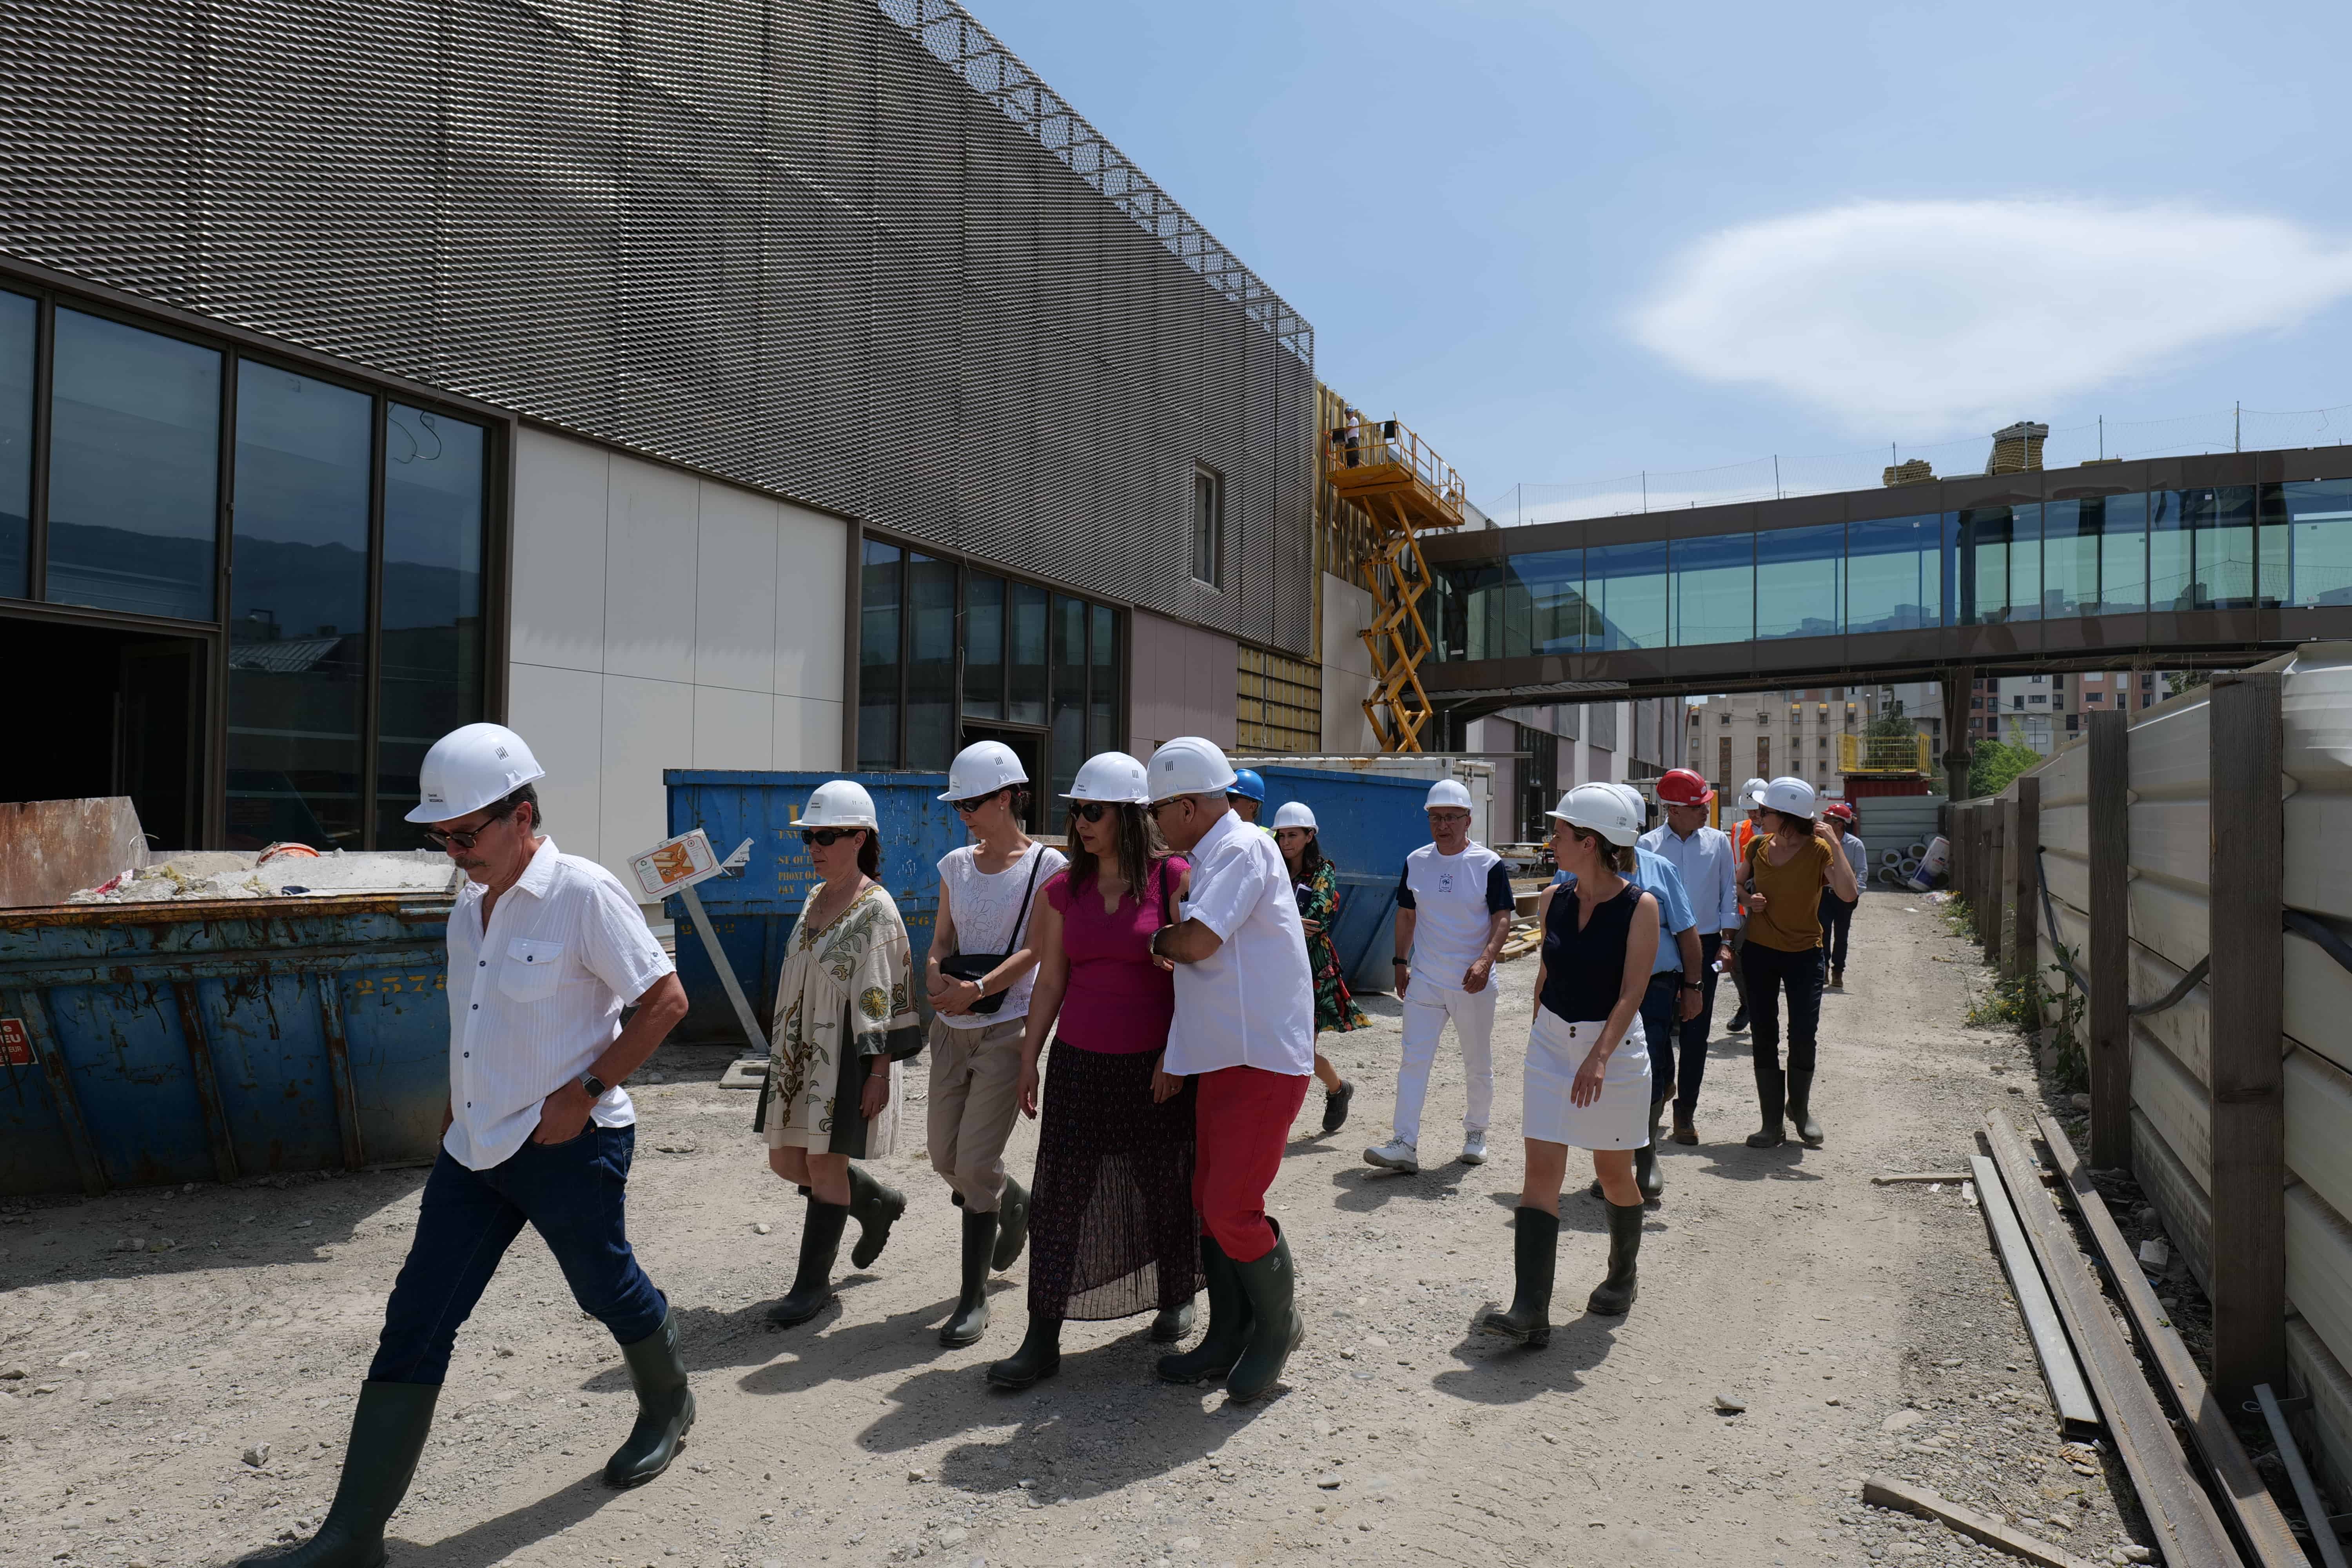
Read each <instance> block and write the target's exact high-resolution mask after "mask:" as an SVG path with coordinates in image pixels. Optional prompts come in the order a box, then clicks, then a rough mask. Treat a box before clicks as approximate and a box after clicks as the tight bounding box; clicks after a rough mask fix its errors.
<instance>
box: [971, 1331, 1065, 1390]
mask: <svg viewBox="0 0 2352 1568" xmlns="http://www.w3.org/2000/svg"><path fill="white" fill-rule="evenodd" d="M1061 1370H1062V1320H1061V1319H1059V1318H1041V1317H1039V1316H1037V1314H1035V1313H1034V1312H1032V1313H1030V1314H1029V1331H1028V1332H1027V1333H1025V1334H1024V1335H1022V1336H1021V1348H1020V1349H1019V1350H1017V1351H1014V1352H1013V1353H1012V1354H1011V1355H1009V1356H1006V1357H1005V1358H1004V1359H1003V1361H999V1362H991V1363H989V1365H988V1381H989V1382H990V1383H991V1384H994V1385H995V1386H996V1387H998V1388H1027V1387H1029V1386H1030V1385H1031V1384H1034V1383H1035V1382H1036V1381H1037V1380H1038V1379H1039V1378H1041V1377H1051V1376H1053V1375H1054V1374H1055V1373H1057V1372H1059V1371H1061Z"/></svg>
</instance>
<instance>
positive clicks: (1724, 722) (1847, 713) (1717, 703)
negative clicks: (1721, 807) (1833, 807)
mask: <svg viewBox="0 0 2352 1568" xmlns="http://www.w3.org/2000/svg"><path fill="white" fill-rule="evenodd" d="M1911 691H1917V692H1921V693H1924V694H1925V695H1924V696H1923V697H1921V698H1920V699H1919V703H1920V705H1921V706H1924V707H1925V708H1926V709H1927V710H1928V711H1927V713H1925V714H1922V713H1920V711H1919V709H1918V708H1917V707H1915V706H1913V705H1912V704H1911V703H1910V702H1908V701H1906V706H1905V712H1906V715H1907V716H1910V717H1913V718H1915V719H1916V722H1917V727H1918V728H1919V730H1920V731H1922V732H1923V733H1925V734H1927V736H1928V737H1929V742H1930V745H1929V752H1930V754H1931V755H1932V754H1933V753H1934V752H1935V750H1936V746H1937V742H1940V738H1941V734H1940V732H1941V731H1942V728H1943V720H1942V717H1941V709H1940V707H1939V706H1938V702H1939V699H1937V696H1936V695H1935V693H1936V691H1937V687H1936V686H1935V685H1934V684H1933V683H1932V682H1930V683H1927V684H1924V685H1918V686H1906V687H1897V686H1822V687H1806V688H1803V689H1799V690H1794V691H1750V692H1743V693H1739V694H1738V695H1734V696H1727V697H1726V696H1715V697H1695V698H1692V699H1690V700H1688V702H1687V703H1686V704H1685V713H1684V719H1683V735H1684V744H1683V748H1682V763H1681V765H1682V766H1684V767H1687V768H1689V769H1691V770H1692V771H1694V772H1696V773H1697V774H1698V775H1699V776H1700V777H1701V778H1704V779H1706V781H1707V782H1708V783H1709V784H1712V785H1714V786H1715V788H1717V790H1719V791H1722V792H1724V793H1725V794H1726V795H1733V794H1736V793H1737V792H1738V788H1739V786H1740V785H1741V784H1743V783H1745V782H1746V781H1747V780H1748V779H1749V778H1751V777H1752V778H1767V779H1770V778H1781V777H1788V776H1794V777H1796V778H1801V779H1803V780H1804V781H1805V782H1806V783H1807V784H1811V785H1812V786H1813V787H1814V788H1815V789H1816V790H1819V791H1821V792H1822V794H1825V795H1837V794H1842V793H1843V788H1844V778H1843V775H1842V774H1841V773H1839V772H1838V767H1839V750H1838V741H1839V737H1841V736H1844V735H1855V736H1859V735H1861V734H1862V733H1863V732H1864V727H1865V726H1867V725H1868V724H1869V722H1870V721H1871V720H1873V719H1874V718H1876V717H1877V716H1878V715H1879V714H1880V713H1881V712H1882V711H1887V710H1890V708H1889V705H1890V703H1891V701H1892V699H1891V698H1890V697H1889V696H1888V695H1887V694H1889V693H1895V692H1911Z"/></svg>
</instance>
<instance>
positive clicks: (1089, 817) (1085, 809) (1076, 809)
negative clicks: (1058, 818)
mask: <svg viewBox="0 0 2352 1568" xmlns="http://www.w3.org/2000/svg"><path fill="white" fill-rule="evenodd" d="M1117 810H1118V807H1117V806H1115V805H1105V804H1104V803H1103V802H1101V801H1098V800H1076V801H1072V802H1071V803H1070V815H1071V816H1075V817H1076V818H1077V819H1078V820H1079V821H1080V822H1100V821H1101V820H1102V819H1103V816H1104V814H1105V813H1107V812H1113V811H1117Z"/></svg>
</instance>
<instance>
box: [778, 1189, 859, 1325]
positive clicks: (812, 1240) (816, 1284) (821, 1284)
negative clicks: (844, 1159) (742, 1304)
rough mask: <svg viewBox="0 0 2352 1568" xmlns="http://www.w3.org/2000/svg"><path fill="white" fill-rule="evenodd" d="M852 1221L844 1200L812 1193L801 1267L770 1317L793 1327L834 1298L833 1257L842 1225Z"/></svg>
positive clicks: (838, 1248)
mask: <svg viewBox="0 0 2352 1568" xmlns="http://www.w3.org/2000/svg"><path fill="white" fill-rule="evenodd" d="M848 1223H849V1207H848V1205H845V1204H829V1203H826V1202H825V1201H824V1199H823V1198H820V1197H816V1196H814V1195H812V1196H811V1197H810V1199H809V1201H808V1218H807V1219H805V1220H803V1221H802V1222H801V1265H800V1271H799V1272H798V1273H796V1274H794V1275H793V1288H792V1289H791V1291H790V1292H788V1293H787V1294H786V1295H785V1297H784V1299H783V1300H781V1301H779V1302H777V1303H776V1304H775V1305H774V1306H772V1307H771V1308H769V1309H768V1321H770V1322H772V1323H781V1324H782V1325H783V1326H784V1327H786V1328H790V1327H791V1326H792V1325H793V1324H794V1323H805V1322H807V1321H809V1320H810V1319H811V1318H814V1317H815V1316H816V1315H817V1314H818V1313H819V1312H822V1311H824V1309H825V1304H826V1303H827V1302H829V1301H831V1300H833V1260H834V1259H835V1258H836V1257H838V1256H839V1255H840V1253H841V1232H842V1228H843V1227H844V1226H846V1225H848Z"/></svg>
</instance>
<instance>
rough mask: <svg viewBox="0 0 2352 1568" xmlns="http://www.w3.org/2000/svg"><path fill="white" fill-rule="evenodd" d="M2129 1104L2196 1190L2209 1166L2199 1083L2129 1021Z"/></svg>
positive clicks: (2202, 1185) (2201, 1185)
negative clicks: (2162, 1144)
mask: <svg viewBox="0 0 2352 1568" xmlns="http://www.w3.org/2000/svg"><path fill="white" fill-rule="evenodd" d="M2131 1094H2132V1104H2133V1106H2134V1107H2135V1108H2137V1110H2139V1111H2140V1112H2141V1113H2142V1114H2143V1115H2145V1116H2146V1117H2147V1121H2148V1125H2149V1126H2151V1127H2153V1128H2155V1129H2156V1131H2157V1132H2158V1134H2159V1135H2160V1136H2161V1137H2162V1138H2163V1139H2164V1142H2165V1146H2166V1147H2167V1148H2168V1149H2170V1150H2171V1151H2172V1152H2173V1154H2174V1155H2175V1156H2176V1157H2177V1158H2178V1159H2179V1161H2180V1163H2181V1164H2182V1165H2183V1166H2184V1167H2185V1168H2186V1169H2187V1170H2188V1172H2189V1177H2190V1179H2192V1180H2193V1181H2195V1182H2196V1184H2197V1185H2198V1187H2199V1188H2200V1190H2201V1189H2202V1188H2203V1187H2204V1185H2205V1176H2204V1173H2205V1172H2206V1171H2208V1170H2210V1168H2211V1167H2212V1163H2213V1161H2212V1155H2211V1148H2212V1141H2211V1138H2210V1130H2209V1129H2208V1127H2207V1125H2206V1119H2205V1086H2204V1085H2202V1084H2200V1083H2199V1082H2198V1081H2197V1079H2195V1078H2194V1077H2192V1076H2191V1075H2190V1073H2189V1069H2188V1068H2184V1067H2183V1066H2181V1064H2180V1063H2179V1061H2177V1060H2175V1059H2174V1058H2173V1055H2172V1053H2171V1052H2170V1051H2168V1050H2166V1049H2165V1048H2164V1047H2162V1046H2160V1045H2158V1044H2157V1043H2156V1041H2155V1040H2154V1039H2153V1038H2152V1037H2149V1036H2148V1035H2147V1032H2146V1031H2144V1030H2143V1029H2141V1028H2140V1027H2139V1026H2138V1025H2137V1020H2135V1021H2134V1026H2133V1028H2132V1040H2131Z"/></svg>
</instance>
